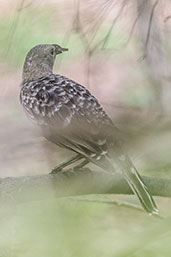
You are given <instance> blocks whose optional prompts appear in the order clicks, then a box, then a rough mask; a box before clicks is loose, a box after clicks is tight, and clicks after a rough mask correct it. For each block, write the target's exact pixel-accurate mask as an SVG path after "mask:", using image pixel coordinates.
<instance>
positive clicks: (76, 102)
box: [20, 74, 118, 163]
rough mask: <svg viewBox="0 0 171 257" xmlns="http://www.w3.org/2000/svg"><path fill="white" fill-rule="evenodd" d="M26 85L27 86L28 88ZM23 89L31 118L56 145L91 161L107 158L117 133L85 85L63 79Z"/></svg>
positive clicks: (51, 78)
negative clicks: (109, 146)
mask: <svg viewBox="0 0 171 257" xmlns="http://www.w3.org/2000/svg"><path fill="white" fill-rule="evenodd" d="M26 84H27V85H26ZM26 84H25V85H23V87H22V89H21V97H20V99H21V102H22V104H23V105H24V107H25V110H26V112H27V114H28V116H29V117H30V118H31V119H32V120H33V121H34V122H36V123H37V124H39V125H41V126H42V127H43V130H44V131H45V133H46V136H47V137H48V138H49V139H50V140H51V141H53V142H54V143H57V144H60V145H63V146H65V147H68V148H70V149H72V150H74V151H76V152H79V153H81V154H83V155H84V156H85V157H87V158H89V159H91V161H92V160H93V161H96V160H99V159H100V158H101V159H103V163H104V159H105V157H104V156H107V151H108V145H109V143H111V144H112V143H116V142H118V137H117V136H116V138H117V140H116V141H114V140H113V134H116V133H118V130H117V129H116V128H115V127H114V126H113V124H112V121H111V120H110V118H109V117H108V116H107V114H106V113H105V111H104V110H103V108H102V107H101V105H100V104H99V103H98V101H97V99H96V98H95V97H94V96H92V95H91V93H90V92H89V91H88V90H87V89H86V88H85V87H83V86H82V85H80V84H78V83H76V82H74V81H72V80H70V79H67V78H66V77H63V76H60V75H54V74H52V75H50V76H48V77H44V78H41V79H39V80H37V81H31V82H28V83H26Z"/></svg>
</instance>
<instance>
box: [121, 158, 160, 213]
mask: <svg viewBox="0 0 171 257" xmlns="http://www.w3.org/2000/svg"><path fill="white" fill-rule="evenodd" d="M119 168H120V169H121V171H122V173H123V175H124V177H125V179H126V180H127V182H128V184H129V186H130V187H131V189H132V191H133V192H134V193H135V194H136V195H137V197H138V199H139V201H140V202H141V204H142V206H143V208H144V209H145V210H146V211H147V212H148V213H149V214H158V213H159V211H158V208H157V205H156V203H155V201H154V199H153V197H152V195H151V194H150V192H149V191H148V188H147V186H146V185H145V184H144V182H143V180H142V178H141V176H140V175H139V174H138V172H137V170H136V168H135V167H134V165H133V164H132V162H131V160H130V159H129V157H128V156H125V158H124V160H121V161H119Z"/></svg>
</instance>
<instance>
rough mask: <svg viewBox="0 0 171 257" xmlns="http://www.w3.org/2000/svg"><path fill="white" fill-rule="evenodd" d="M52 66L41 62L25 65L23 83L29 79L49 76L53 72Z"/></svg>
mask: <svg viewBox="0 0 171 257" xmlns="http://www.w3.org/2000/svg"><path fill="white" fill-rule="evenodd" d="M52 68H53V67H50V66H49V65H46V64H44V63H41V64H39V65H37V64H36V66H35V67H34V65H32V66H28V65H24V68H23V74H22V84H23V83H26V82H29V81H33V80H37V79H39V78H42V77H46V76H49V75H50V74H52Z"/></svg>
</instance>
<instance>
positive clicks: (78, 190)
mask: <svg viewBox="0 0 171 257" xmlns="http://www.w3.org/2000/svg"><path fill="white" fill-rule="evenodd" d="M143 179H144V182H145V183H146V184H147V186H148V188H149V189H150V192H151V193H152V195H156V196H164V197H170V196H171V179H160V178H152V177H143ZM84 194H133V193H132V191H131V189H130V187H129V186H128V184H127V182H126V181H125V179H124V178H123V177H122V175H121V174H117V173H115V174H112V173H105V172H102V171H91V170H90V169H88V168H85V169H81V170H79V171H73V170H67V171H65V172H59V173H57V174H55V175H51V174H48V175H40V176H27V177H10V178H3V179H0V202H1V203H2V202H3V203H14V204H16V203H21V202H28V201H35V200H44V199H49V198H56V197H64V196H74V195H84Z"/></svg>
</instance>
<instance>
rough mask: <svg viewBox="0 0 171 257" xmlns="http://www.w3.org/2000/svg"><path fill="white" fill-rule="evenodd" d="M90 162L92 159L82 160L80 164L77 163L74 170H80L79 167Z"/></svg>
mask: <svg viewBox="0 0 171 257" xmlns="http://www.w3.org/2000/svg"><path fill="white" fill-rule="evenodd" d="M89 162H90V161H88V160H84V161H82V162H81V163H80V164H78V165H76V166H75V167H74V170H79V169H81V168H83V167H84V166H85V165H87V164H88V163H89Z"/></svg>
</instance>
